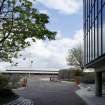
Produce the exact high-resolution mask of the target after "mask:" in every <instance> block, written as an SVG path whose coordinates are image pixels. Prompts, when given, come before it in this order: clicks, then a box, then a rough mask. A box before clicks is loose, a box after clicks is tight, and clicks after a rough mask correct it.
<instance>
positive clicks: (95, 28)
mask: <svg viewBox="0 0 105 105" xmlns="http://www.w3.org/2000/svg"><path fill="white" fill-rule="evenodd" d="M95 58H97V19H96V20H95Z"/></svg>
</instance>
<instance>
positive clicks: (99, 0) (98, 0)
mask: <svg viewBox="0 0 105 105" xmlns="http://www.w3.org/2000/svg"><path fill="white" fill-rule="evenodd" d="M93 1H94V0H93ZM97 2H98V12H99V11H100V10H101V0H97Z"/></svg>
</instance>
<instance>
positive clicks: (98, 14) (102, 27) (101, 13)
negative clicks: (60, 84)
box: [83, 0, 105, 65]
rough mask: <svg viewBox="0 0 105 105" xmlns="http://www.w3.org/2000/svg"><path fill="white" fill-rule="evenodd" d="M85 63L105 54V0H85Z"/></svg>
mask: <svg viewBox="0 0 105 105" xmlns="http://www.w3.org/2000/svg"><path fill="white" fill-rule="evenodd" d="M83 8H84V9H83V10H84V11H83V12H84V19H83V21H84V63H85V65H87V64H88V63H91V62H94V61H95V60H97V59H98V58H100V57H101V56H102V55H104V54H105V0H83Z"/></svg>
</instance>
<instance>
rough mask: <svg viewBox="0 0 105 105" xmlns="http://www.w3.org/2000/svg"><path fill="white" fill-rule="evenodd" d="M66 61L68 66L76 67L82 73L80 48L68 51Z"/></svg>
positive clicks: (81, 52)
mask: <svg viewBox="0 0 105 105" xmlns="http://www.w3.org/2000/svg"><path fill="white" fill-rule="evenodd" d="M66 60H67V64H68V65H70V66H74V67H77V68H79V69H81V70H82V71H83V69H84V67H83V51H82V48H81V46H77V47H75V48H72V49H70V50H69V51H68V56H67V57H66Z"/></svg>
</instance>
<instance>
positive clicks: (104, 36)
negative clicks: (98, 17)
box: [102, 6, 105, 53]
mask: <svg viewBox="0 0 105 105" xmlns="http://www.w3.org/2000/svg"><path fill="white" fill-rule="evenodd" d="M102 23H103V24H102V39H103V41H102V42H103V43H102V44H103V45H102V46H103V53H105V6H104V7H103V10H102Z"/></svg>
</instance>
